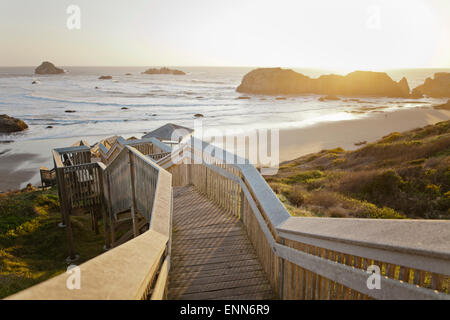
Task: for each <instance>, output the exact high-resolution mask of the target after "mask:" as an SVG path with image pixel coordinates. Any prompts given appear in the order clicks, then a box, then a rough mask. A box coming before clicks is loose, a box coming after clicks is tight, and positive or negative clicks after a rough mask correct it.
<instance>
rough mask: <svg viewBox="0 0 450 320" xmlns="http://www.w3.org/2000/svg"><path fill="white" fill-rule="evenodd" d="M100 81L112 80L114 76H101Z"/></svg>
mask: <svg viewBox="0 0 450 320" xmlns="http://www.w3.org/2000/svg"><path fill="white" fill-rule="evenodd" d="M98 78H99V79H100V80H111V79H112V76H100V77H98Z"/></svg>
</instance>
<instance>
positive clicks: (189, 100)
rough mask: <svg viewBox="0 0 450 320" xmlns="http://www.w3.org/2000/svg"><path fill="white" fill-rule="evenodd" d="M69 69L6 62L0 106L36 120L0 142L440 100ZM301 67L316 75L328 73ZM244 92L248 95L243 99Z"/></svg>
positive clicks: (302, 121)
mask: <svg viewBox="0 0 450 320" xmlns="http://www.w3.org/2000/svg"><path fill="white" fill-rule="evenodd" d="M64 69H66V70H68V71H69V73H67V74H65V75H50V76H40V75H34V74H33V71H34V70H33V68H27V67H20V68H0V113H2V114H3V113H6V114H8V115H10V116H14V117H17V118H20V119H22V120H24V121H25V122H26V123H27V124H28V125H29V127H30V128H29V130H27V131H25V132H23V133H19V134H13V135H0V141H1V140H31V139H34V140H42V139H54V138H70V137H74V138H75V137H76V138H78V137H88V136H110V135H116V134H117V135H124V136H127V135H142V134H144V132H147V131H150V130H152V129H155V128H157V127H159V126H161V125H163V124H166V123H168V122H172V123H177V124H180V125H184V126H188V127H192V126H193V119H194V114H196V113H200V114H203V115H204V118H203V119H202V120H203V125H204V127H206V128H211V127H212V128H216V129H219V130H228V131H230V132H231V131H232V130H233V129H238V130H239V129H242V128H245V129H251V128H287V127H291V128H292V127H302V126H308V125H312V124H315V123H319V122H324V121H338V120H349V119H353V118H358V117H364V116H365V115H366V114H368V113H370V112H379V111H381V109H382V110H383V111H384V112H388V111H393V110H397V109H398V108H414V107H420V106H426V105H430V104H433V103H437V102H440V101H435V100H433V99H420V100H418V101H419V103H417V102H418V101H412V102H408V100H409V99H386V98H364V99H362V100H363V102H361V101H360V102H355V101H349V100H348V99H344V100H342V101H329V102H319V101H318V100H317V99H318V96H315V95H307V96H297V97H296V96H288V97H286V100H277V99H276V98H277V97H275V96H259V95H256V96H255V95H246V94H240V93H238V92H236V87H237V86H238V85H239V83H240V81H241V79H242V77H243V76H244V75H245V74H246V73H247V72H248V71H250V70H251V68H208V67H198V68H194V67H179V68H178V69H180V70H183V71H185V72H186V73H187V75H185V76H174V75H145V74H141V72H142V71H144V70H145V69H146V67H64ZM295 70H296V71H298V72H301V73H303V74H305V75H308V76H311V77H317V76H319V75H321V74H325V73H329V72H330V71H327V70H315V69H295ZM438 71H447V72H448V71H450V70H445V69H441V70H436V69H413V70H392V71H388V73H389V75H390V76H391V77H392V78H393V79H394V80H400V79H401V78H402V77H403V76H406V78H407V79H408V82H409V84H410V87H416V86H417V85H419V84H421V83H423V81H424V80H425V78H426V77H429V76H432V75H433V74H434V73H435V72H438ZM126 73H131V74H132V75H131V76H126V75H125V74H126ZM101 75H111V76H113V80H99V79H98V77H99V76H101ZM32 81H37V83H36V84H32ZM96 87H97V88H98V89H96ZM240 96H248V97H250V99H237V98H238V97H240ZM124 107H125V108H127V109H122V108H124ZM374 107H378V108H374ZM66 110H74V111H75V113H66V112H65V111H66ZM48 126H52V127H53V128H51V129H49V128H47V127H48Z"/></svg>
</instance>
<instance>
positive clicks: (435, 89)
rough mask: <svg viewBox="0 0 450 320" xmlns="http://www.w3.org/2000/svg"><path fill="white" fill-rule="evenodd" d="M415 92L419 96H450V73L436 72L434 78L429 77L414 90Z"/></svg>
mask: <svg viewBox="0 0 450 320" xmlns="http://www.w3.org/2000/svg"><path fill="white" fill-rule="evenodd" d="M413 93H414V94H415V95H417V96H420V95H426V96H428V97H431V98H446V97H450V73H449V72H438V73H435V74H434V79H432V78H427V79H426V80H425V82H424V83H423V84H422V85H420V86H418V87H416V88H415V89H414V90H413Z"/></svg>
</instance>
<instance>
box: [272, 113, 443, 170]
mask: <svg viewBox="0 0 450 320" xmlns="http://www.w3.org/2000/svg"><path fill="white" fill-rule="evenodd" d="M449 119H450V111H448V110H436V109H433V108H414V109H405V110H399V111H394V112H379V113H372V114H370V115H368V116H367V118H363V119H356V120H344V121H338V122H327V123H321V124H318V125H313V126H310V127H306V128H299V129H290V130H281V131H280V162H283V161H287V160H292V159H295V158H297V157H300V156H303V155H306V154H308V153H313V152H318V151H320V150H323V149H331V148H336V147H342V148H344V149H346V150H353V149H356V148H358V146H355V143H358V142H361V141H367V142H373V141H376V140H378V139H380V138H381V137H383V136H385V135H387V134H389V133H391V132H394V131H397V132H401V131H406V130H410V129H414V128H418V127H423V126H426V125H429V124H434V123H437V122H440V121H446V120H449Z"/></svg>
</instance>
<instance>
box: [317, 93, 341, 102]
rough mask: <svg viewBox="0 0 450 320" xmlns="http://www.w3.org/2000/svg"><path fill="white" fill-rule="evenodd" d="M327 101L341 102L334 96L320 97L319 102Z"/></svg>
mask: <svg viewBox="0 0 450 320" xmlns="http://www.w3.org/2000/svg"><path fill="white" fill-rule="evenodd" d="M328 100H335V101H336V100H341V99H340V98H339V97H337V96H335V95H334V94H329V95H327V96H325V97H320V98H319V101H328Z"/></svg>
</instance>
